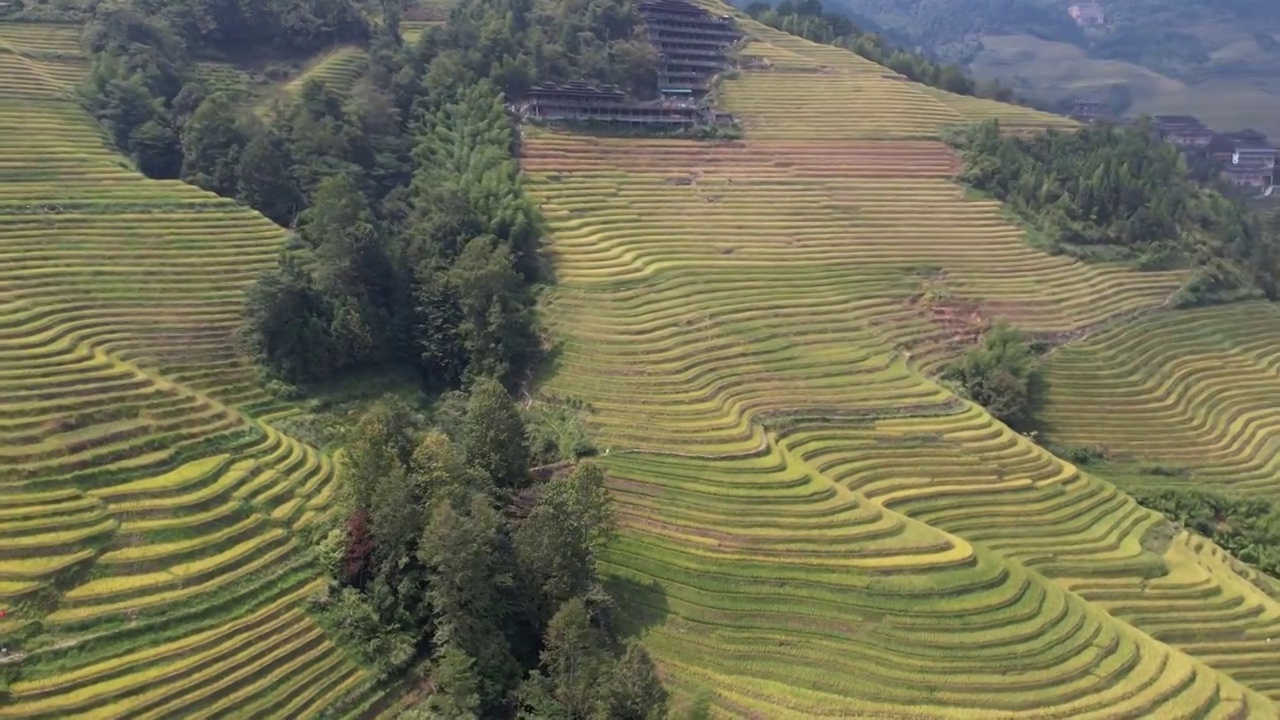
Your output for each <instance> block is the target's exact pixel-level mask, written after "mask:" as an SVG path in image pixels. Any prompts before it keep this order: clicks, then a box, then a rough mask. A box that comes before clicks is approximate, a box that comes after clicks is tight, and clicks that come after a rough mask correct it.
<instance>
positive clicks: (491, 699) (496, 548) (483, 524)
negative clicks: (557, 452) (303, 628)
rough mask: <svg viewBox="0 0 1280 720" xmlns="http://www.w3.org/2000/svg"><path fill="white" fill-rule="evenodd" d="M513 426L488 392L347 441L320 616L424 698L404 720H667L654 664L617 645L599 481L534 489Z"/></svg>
mask: <svg viewBox="0 0 1280 720" xmlns="http://www.w3.org/2000/svg"><path fill="white" fill-rule="evenodd" d="M528 464H529V448H528V447H527V445H526V443H525V429H524V427H523V426H522V424H521V420H520V415H519V413H518V410H517V408H516V406H515V404H514V403H513V402H512V400H511V398H510V396H509V395H508V394H507V393H506V391H505V390H504V389H503V387H502V386H501V385H500V384H498V383H497V382H495V381H492V380H482V381H478V382H476V383H475V384H473V386H472V387H471V390H470V392H469V394H468V398H467V401H466V407H465V411H464V412H462V413H459V414H458V415H457V416H456V417H450V416H448V415H445V416H443V417H441V418H438V421H437V422H436V423H435V424H429V423H427V422H426V421H425V420H424V419H423V418H421V417H419V416H418V415H416V414H415V413H414V412H413V411H411V410H410V409H409V408H408V407H407V406H406V405H405V404H403V403H402V402H400V401H398V400H396V399H394V398H390V399H387V400H385V401H384V402H382V403H380V404H379V405H377V406H375V407H374V408H373V409H371V410H370V411H369V412H367V413H366V414H365V415H364V416H363V417H362V418H361V419H360V421H359V423H358V424H357V425H356V427H355V428H354V430H353V431H352V433H351V437H350V438H349V440H348V442H347V444H346V448H345V456H344V457H343V462H342V463H341V473H340V475H339V480H338V481H339V483H340V484H339V488H338V495H337V497H338V510H337V512H336V513H335V514H334V515H332V516H331V517H332V518H333V519H332V521H331V524H330V526H329V527H328V528H326V529H325V530H323V531H322V536H321V537H322V539H321V540H320V541H319V542H318V548H319V549H318V555H319V557H320V561H321V565H322V567H323V568H324V570H325V572H326V575H327V577H328V579H329V583H328V589H327V591H326V593H325V594H324V595H323V596H321V597H318V598H316V599H315V601H314V607H315V610H316V612H317V615H318V617H319V620H320V622H321V623H322V625H324V626H325V627H326V629H327V630H329V632H330V633H331V635H332V636H333V637H334V638H335V639H336V640H337V642H338V643H339V644H340V645H341V646H342V647H344V648H346V649H347V650H349V651H350V652H352V653H354V654H355V655H356V656H357V657H358V658H360V659H361V660H362V661H363V663H364V664H365V665H366V666H368V667H370V668H372V669H373V670H374V671H375V673H377V674H378V675H379V676H380V677H384V678H394V677H399V676H401V675H403V674H404V673H405V672H406V671H407V670H410V669H411V668H414V667H415V666H417V665H418V663H419V661H423V660H425V661H426V662H425V665H423V666H421V667H419V668H418V672H421V673H424V674H425V677H426V680H427V681H428V682H429V683H430V687H431V688H432V690H431V693H430V695H429V696H428V697H427V698H426V699H425V702H424V703H423V704H422V705H421V706H419V707H416V708H414V709H412V710H410V711H409V712H408V713H407V714H406V715H404V716H402V717H406V718H424V719H425V718H449V719H450V720H463V719H466V718H478V717H486V718H492V717H520V718H545V719H551V718H565V719H566V720H567V719H569V718H582V719H597V718H598V719H599V720H606V719H608V720H613V719H618V720H631V719H634V720H641V719H645V720H648V719H653V720H656V719H657V718H663V717H665V716H666V693H665V692H664V691H663V689H662V685H661V683H660V682H659V678H658V675H657V672H656V670H655V667H654V665H653V663H652V661H651V660H650V659H649V657H648V655H647V654H646V653H645V651H644V649H643V648H642V647H641V646H640V645H638V644H637V643H635V642H634V641H626V642H624V641H622V640H621V639H620V637H619V632H618V618H617V617H616V614H615V608H614V601H613V598H612V597H611V596H610V595H609V593H608V592H607V591H606V590H605V588H604V586H603V585H602V583H601V581H600V578H599V576H598V573H597V557H598V554H599V552H600V549H601V548H602V547H603V545H604V544H605V543H606V542H607V541H608V540H609V538H610V536H611V533H612V532H613V528H614V525H615V522H616V521H615V519H614V516H613V514H612V510H611V508H610V504H609V497H608V493H607V490H606V489H605V486H604V475H603V473H602V472H601V470H600V468H599V467H597V466H594V465H591V464H582V465H580V466H578V467H577V468H576V469H574V470H573V471H572V472H569V473H568V474H565V475H562V476H560V477H555V478H552V479H551V480H549V481H547V482H544V483H541V484H537V485H535V484H534V483H533V482H532V479H531V477H530V475H529V472H528V469H527V467H528Z"/></svg>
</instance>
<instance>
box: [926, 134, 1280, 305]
mask: <svg viewBox="0 0 1280 720" xmlns="http://www.w3.org/2000/svg"><path fill="white" fill-rule="evenodd" d="M948 140H949V141H950V142H951V143H952V144H953V145H954V146H956V147H957V148H958V149H959V150H960V152H961V154H962V156H963V159H964V171H963V173H962V175H961V178H962V180H963V181H964V182H965V183H967V184H968V185H970V186H971V187H973V188H975V189H977V190H980V191H982V192H985V193H989V194H991V195H992V196H994V197H995V198H997V199H999V200H1001V201H1002V202H1004V203H1005V204H1006V205H1007V206H1008V207H1009V208H1010V209H1011V210H1013V211H1014V212H1015V213H1016V214H1017V215H1018V216H1019V217H1020V218H1022V220H1023V221H1025V222H1026V223H1027V224H1028V226H1029V227H1030V232H1029V235H1030V236H1031V237H1032V239H1033V241H1037V242H1039V243H1040V244H1042V245H1043V247H1044V248H1045V249H1046V250H1048V251H1049V252H1054V253H1065V254H1069V255H1072V256H1074V257H1078V258H1080V259H1083V260H1098V261H1105V260H1115V261H1128V262H1132V263H1134V264H1135V265H1136V266H1137V267H1139V268H1142V269H1170V268H1179V267H1182V268H1189V269H1191V270H1192V275H1191V278H1190V280H1189V281H1188V282H1187V284H1186V285H1185V286H1184V287H1183V289H1182V291H1181V292H1180V293H1179V295H1178V297H1177V298H1176V304H1178V305H1180V306H1188V305H1197V304H1205V303H1213V302H1226V301H1231V300H1235V299H1241V298H1246V297H1258V296H1264V295H1265V296H1266V297H1268V298H1271V299H1274V298H1275V297H1276V296H1277V292H1278V291H1280V288H1278V287H1277V277H1278V276H1280V223H1277V221H1276V220H1274V219H1272V220H1263V219H1261V218H1258V217H1256V216H1253V215H1250V214H1249V213H1248V212H1247V211H1246V210H1245V209H1244V208H1243V207H1242V206H1241V205H1240V203H1239V202H1237V201H1235V200H1232V199H1230V198H1227V197H1225V196H1224V195H1222V194H1221V193H1219V192H1217V191H1215V190H1213V189H1212V188H1208V187H1205V186H1202V185H1200V184H1198V183H1196V182H1195V181H1193V180H1192V179H1191V178H1190V177H1188V166H1187V162H1186V159H1185V158H1184V157H1183V156H1182V154H1181V153H1180V152H1179V151H1178V150H1177V148H1175V147H1174V146H1172V145H1170V144H1168V143H1165V142H1163V141H1161V140H1159V139H1158V138H1157V137H1156V134H1155V132H1154V131H1153V128H1151V127H1150V126H1149V125H1148V124H1140V125H1137V126H1132V127H1114V126H1109V125H1097V126H1089V127H1086V128H1083V129H1081V130H1079V131H1078V132H1059V131H1049V132H1046V133H1040V134H1036V135H1034V136H1030V137H1021V136H1017V135H1010V134H1003V133H1001V131H1000V128H999V125H998V123H997V122H995V121H988V122H986V123H982V124H980V125H976V126H973V127H969V128H965V129H962V130H960V131H957V132H955V133H952V134H950V135H949V136H948Z"/></svg>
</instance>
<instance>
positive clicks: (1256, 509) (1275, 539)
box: [1129, 487, 1280, 578]
mask: <svg viewBox="0 0 1280 720" xmlns="http://www.w3.org/2000/svg"><path fill="white" fill-rule="evenodd" d="M1129 493H1130V494H1131V495H1132V496H1133V498H1134V499H1135V500H1137V501H1138V502H1139V503H1141V504H1142V505H1144V506H1146V507H1148V508H1151V509H1152V510H1155V511H1156V512H1158V513H1160V514H1162V515H1164V516H1165V517H1167V518H1169V519H1170V520H1173V521H1175V522H1177V523H1179V524H1180V525H1182V526H1183V527H1186V528H1187V529H1189V530H1193V531H1195V532H1197V533H1199V534H1200V535H1203V536H1204V537H1207V538H1209V539H1210V540H1212V541H1214V542H1215V543H1217V544H1218V545H1221V546H1222V547H1223V548H1224V549H1226V550H1227V552H1229V553H1231V554H1232V555H1233V556H1235V557H1236V558H1237V559H1239V560H1242V561H1244V562H1246V563H1248V564H1250V565H1252V566H1253V567H1255V568H1257V569H1259V570H1261V571H1262V572H1264V573H1267V574H1268V575H1270V576H1272V577H1274V578H1280V508H1278V507H1276V504H1275V503H1274V502H1272V501H1271V500H1267V499H1263V498H1253V499H1248V498H1242V497H1238V496H1234V495H1228V494H1225V493H1220V492H1215V491H1212V490H1202V489H1197V488H1182V487H1179V488H1160V489H1144V488H1138V489H1130V490H1129Z"/></svg>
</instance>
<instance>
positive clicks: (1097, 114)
mask: <svg viewBox="0 0 1280 720" xmlns="http://www.w3.org/2000/svg"><path fill="white" fill-rule="evenodd" d="M1071 117H1073V118H1075V119H1077V120H1084V121H1086V122H1093V121H1095V120H1107V119H1110V117H1111V109H1110V108H1109V107H1107V104H1106V103H1105V102H1099V101H1097V100H1076V101H1075V105H1073V106H1072V108H1071Z"/></svg>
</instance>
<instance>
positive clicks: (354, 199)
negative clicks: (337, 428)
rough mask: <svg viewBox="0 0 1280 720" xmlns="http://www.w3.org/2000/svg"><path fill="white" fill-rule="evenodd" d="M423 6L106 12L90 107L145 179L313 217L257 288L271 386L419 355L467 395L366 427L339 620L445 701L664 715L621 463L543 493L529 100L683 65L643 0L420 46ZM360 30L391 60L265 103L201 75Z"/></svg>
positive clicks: (92, 37)
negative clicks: (407, 30)
mask: <svg viewBox="0 0 1280 720" xmlns="http://www.w3.org/2000/svg"><path fill="white" fill-rule="evenodd" d="M224 5H225V7H224ZM400 10H401V8H400V7H398V6H397V5H395V4H394V3H390V2H389V3H385V4H383V5H382V6H381V7H379V8H376V11H372V10H371V9H370V8H364V7H362V6H359V5H356V4H354V3H352V2H350V1H349V0H289V1H288V2H284V1H283V0H247V1H242V2H237V3H230V4H225V3H222V2H219V1H217V0H215V1H213V2H202V0H175V1H173V2H160V1H159V0H137V1H136V2H134V3H132V4H130V3H127V2H126V3H114V4H109V5H108V4H102V5H98V6H97V7H96V8H95V9H94V10H93V17H92V20H91V21H90V22H89V24H88V26H87V30H86V33H85V42H86V46H87V48H88V49H89V50H91V51H92V53H93V57H94V65H93V69H92V72H91V75H90V78H89V79H88V81H87V82H86V83H85V86H84V88H83V92H82V97H83V101H84V104H85V105H86V107H87V108H88V109H89V110H90V111H91V112H92V113H93V114H94V116H95V117H96V118H98V120H99V121H100V122H101V123H102V125H103V127H104V128H105V130H106V131H107V133H108V134H109V136H110V137H111V138H112V139H113V140H114V142H115V143H116V144H117V146H118V147H119V149H120V150H121V151H122V152H123V153H125V154H126V155H128V156H130V157H131V158H132V159H133V160H134V162H135V163H136V164H137V167H138V168H139V169H140V170H141V171H142V172H144V173H146V174H147V175H150V176H152V177H157V178H175V177H176V178H181V179H183V180H186V181H187V182H190V183H192V184H195V185H198V186H200V187H202V188H205V189H207V190H209V191H211V192H214V193H217V194H219V195H223V196H225V197H228V198H233V199H235V200H237V201H239V202H241V203H243V204H245V205H248V206H251V207H253V208H256V209H257V210H259V211H260V212H262V213H263V214H264V215H266V216H267V217H269V218H271V219H272V220H274V221H276V222H277V223H279V224H281V225H282V226H285V227H288V228H290V229H291V233H290V236H291V237H290V240H289V243H288V245H287V247H286V248H285V249H284V250H283V251H282V253H281V256H280V260H279V263H278V266H277V267H276V268H274V269H273V270H271V271H270V272H267V273H266V274H264V276H263V277H262V278H261V279H260V280H259V281H258V282H257V283H256V284H255V285H254V286H253V287H252V288H251V289H250V291H249V292H248V294H247V303H246V311H245V316H246V321H245V328H244V339H245V342H246V344H247V346H248V349H249V351H250V352H251V353H252V354H253V355H254V356H255V357H256V359H257V360H258V361H259V362H260V363H261V365H262V367H263V368H264V370H265V371H266V372H267V374H268V375H269V376H271V377H272V378H274V379H275V380H278V381H280V382H281V383H283V384H285V385H287V386H308V385H311V386H316V385H320V384H324V383H329V382H332V381H333V380H335V379H336V378H338V377H339V376H341V375H343V374H346V373H350V372H353V371H356V370H359V369H369V368H376V367H383V366H388V365H397V366H405V365H408V366H412V367H414V368H416V369H417V370H418V371H420V373H421V377H422V380H423V384H424V386H426V387H427V388H428V389H431V390H437V391H445V390H456V389H459V388H462V389H465V393H466V394H465V397H466V398H467V400H466V410H465V412H462V413H460V414H459V413H455V415H458V416H459V417H456V418H455V420H456V421H445V420H442V419H441V418H437V419H436V422H435V423H434V424H431V423H427V422H425V421H424V420H423V419H422V418H421V417H420V416H419V415H418V414H417V413H416V412H415V411H413V410H411V409H410V408H409V407H408V406H406V405H405V404H404V403H402V402H399V401H396V400H387V401H385V402H383V403H381V404H379V405H378V406H376V407H375V408H374V409H373V410H371V411H370V412H369V413H368V414H366V415H365V416H364V417H363V419H362V420H361V421H360V422H359V423H358V426H357V427H355V428H354V429H353V430H351V432H350V433H349V437H347V438H346V443H345V447H344V454H343V455H342V458H341V462H340V463H339V464H338V466H339V473H338V481H337V482H338V484H339V493H338V495H339V500H338V510H337V512H336V513H334V514H333V515H332V516H331V517H332V518H333V519H332V522H333V525H332V526H331V527H327V528H322V530H321V532H320V534H319V535H318V536H317V537H316V540H317V542H316V547H317V553H318V556H319V558H320V560H321V564H322V565H323V567H324V568H325V570H326V571H327V573H328V574H329V576H330V583H329V590H328V592H327V594H326V595H325V597H323V598H321V599H320V600H318V602H317V606H316V608H315V610H316V613H317V616H318V617H319V618H320V620H321V622H322V623H324V624H325V625H326V626H327V627H328V629H329V630H330V632H331V633H332V635H333V636H334V637H335V638H336V639H337V640H338V642H339V644H340V645H341V646H342V647H343V648H344V649H345V650H347V651H348V652H350V653H352V654H353V655H355V656H357V657H359V658H360V659H361V660H362V661H363V663H364V664H365V665H367V666H368V667H371V668H373V669H374V670H375V671H376V674H377V675H378V676H380V677H383V678H393V677H402V676H403V675H404V674H405V673H421V674H423V676H424V680H425V686H426V687H429V688H431V693H430V695H429V698H428V699H427V701H426V706H425V707H423V708H420V709H419V710H416V711H414V712H416V713H417V714H418V715H421V716H423V717H431V718H458V719H461V718H476V717H515V716H521V717H537V718H651V717H662V716H664V715H665V694H664V693H663V690H662V687H661V684H660V683H659V682H658V677H657V674H656V671H655V669H654V666H653V664H652V662H651V661H650V660H649V658H648V656H647V655H646V654H645V652H644V651H643V649H642V648H640V647H639V646H638V645H636V644H634V643H624V642H622V641H621V640H620V639H619V633H618V630H617V623H616V618H615V617H614V616H613V612H612V608H613V604H612V599H611V598H610V597H609V595H608V594H607V593H606V592H605V590H604V588H603V586H602V584H601V581H600V579H599V578H598V577H597V573H596V554H597V553H598V551H599V549H600V547H601V546H602V544H603V543H604V542H605V541H606V540H607V539H608V537H609V535H610V532H611V527H612V523H613V520H612V516H611V513H610V510H609V505H608V498H607V494H606V491H605V488H604V484H603V482H604V478H603V475H602V473H601V471H600V470H599V469H598V468H595V467H592V466H582V467H580V468H578V469H577V470H575V471H573V472H571V473H569V474H568V475H565V476H563V477H558V478H553V479H550V480H547V481H545V482H541V483H535V482H533V480H532V479H531V475H530V471H529V466H530V465H531V464H532V462H533V460H532V459H531V456H536V457H538V458H539V459H545V458H544V457H543V455H545V453H546V452H548V450H547V448H546V447H542V446H543V445H547V444H548V441H547V439H546V438H542V439H541V440H539V441H538V442H539V443H540V446H539V447H535V448H530V447H529V445H528V440H527V438H529V437H534V438H535V439H537V433H536V432H535V433H530V432H526V428H525V427H524V425H523V422H522V419H521V414H520V412H519V411H518V408H517V407H516V405H515V404H514V402H513V401H512V399H511V397H510V395H509V393H508V388H511V387H513V386H514V385H516V384H518V383H519V381H521V380H522V379H523V378H524V377H526V375H527V373H528V371H529V369H530V368H531V366H532V363H533V362H534V361H535V360H536V359H537V355H538V352H539V337H538V330H537V328H536V326H535V322H534V318H533V313H532V306H533V302H534V294H535V285H536V283H538V282H540V281H541V280H542V279H543V277H544V271H543V269H542V268H541V267H540V263H539V257H538V243H539V238H540V236H541V234H542V227H541V220H540V218H539V214H538V212H537V209H536V206H535V205H534V203H533V202H532V201H531V200H530V198H529V197H528V196H527V194H526V193H525V190H524V188H523V186H522V184H521V179H520V176H519V172H518V168H517V165H516V161H515V151H516V149H517V144H518V136H517V135H516V133H515V131H514V128H513V126H512V124H511V122H510V120H509V118H508V114H507V111H506V108H505V107H504V99H505V97H512V96H518V95H519V94H520V93H521V92H522V91H523V90H524V89H525V88H527V87H528V86H529V85H530V84H532V83H536V82H540V81H543V80H565V79H571V78H585V79H588V80H595V81H603V82H616V83H619V84H622V85H626V86H628V87H630V88H632V89H633V90H634V91H635V92H637V93H640V92H642V89H643V88H645V87H648V86H649V85H651V84H652V77H653V68H654V62H655V59H654V57H653V56H652V52H651V51H650V50H649V49H648V46H647V45H645V44H644V43H643V42H642V41H641V39H640V35H639V34H638V33H639V30H640V22H639V16H638V15H637V13H636V9H635V5H634V3H633V2H630V1H629V0H593V2H591V3H589V4H584V3H581V2H579V1H578V0H537V1H536V2H535V1H533V0H466V1H464V2H462V3H460V4H458V5H456V6H455V7H454V9H453V11H452V14H451V16H450V19H449V22H448V26H447V28H435V29H433V30H431V31H430V32H428V33H426V34H425V35H424V36H423V38H422V39H421V40H420V42H419V43H418V44H417V45H416V46H412V47H410V46H406V45H405V44H404V43H403V41H402V40H401V37H400V32H399V28H398V18H399V16H400ZM374 18H376V19H374ZM335 41H344V42H359V43H363V44H364V45H365V46H366V47H367V49H368V55H369V59H368V64H367V67H366V68H365V69H364V72H362V73H361V74H360V78H359V79H358V80H357V81H356V82H355V83H354V85H353V86H351V87H350V88H344V89H343V91H341V92H339V91H338V90H337V89H335V88H330V87H326V86H325V85H323V84H321V83H319V82H316V81H309V82H307V83H305V84H304V85H303V87H302V88H301V90H300V91H299V92H298V93H297V95H296V97H286V98H282V99H281V100H280V101H278V102H276V103H275V104H274V105H273V106H270V107H266V108H255V107H248V106H245V105H243V104H240V99H239V98H234V97H231V96H228V95H226V94H223V93H221V92H217V91H215V90H212V89H210V88H208V87H205V86H204V85H203V84H202V83H201V81H200V79H199V75H198V73H197V72H196V67H197V66H196V63H197V61H199V60H204V59H208V58H216V57H219V56H227V55H235V54H238V53H245V54H253V53H267V54H270V53H275V52H280V51H283V52H286V53H303V52H309V51H312V50H315V49H317V48H320V47H323V46H325V45H328V44H330V43H332V42H335ZM504 96H505V97H504ZM445 415H447V413H446V414H445ZM442 417H443V416H442ZM449 417H453V416H449ZM553 444H554V443H553ZM579 444H581V443H579ZM572 454H574V455H576V454H578V453H577V451H576V450H574V451H573V452H572Z"/></svg>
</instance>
